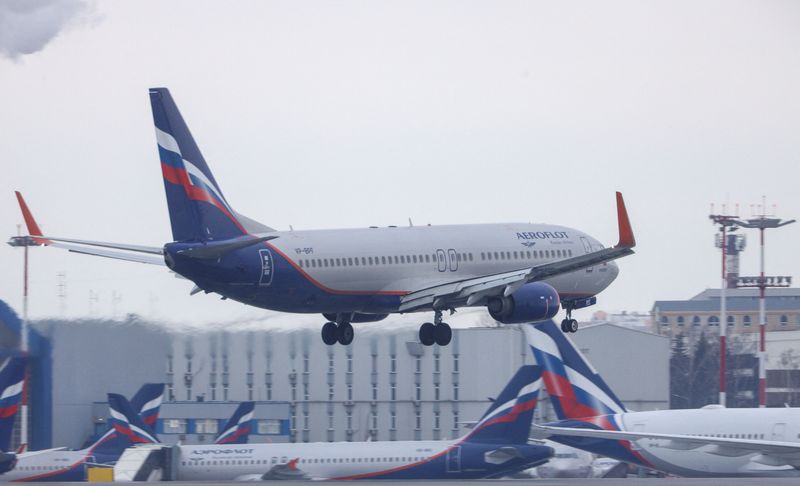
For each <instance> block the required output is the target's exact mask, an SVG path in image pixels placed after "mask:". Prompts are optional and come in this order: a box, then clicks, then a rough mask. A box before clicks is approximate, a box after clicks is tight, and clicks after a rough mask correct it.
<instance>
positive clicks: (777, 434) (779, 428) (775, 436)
mask: <svg viewBox="0 0 800 486" xmlns="http://www.w3.org/2000/svg"><path fill="white" fill-rule="evenodd" d="M785 432H786V424H784V423H779V424H775V425H773V426H772V437H771V439H772V440H777V441H782V440H783V435H784V433H785Z"/></svg>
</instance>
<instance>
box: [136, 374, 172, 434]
mask: <svg viewBox="0 0 800 486" xmlns="http://www.w3.org/2000/svg"><path fill="white" fill-rule="evenodd" d="M163 401H164V384H163V383H145V384H144V385H142V387H141V388H139V391H138V392H136V395H134V396H133V398H132V399H131V402H130V403H131V408H133V411H134V412H137V413H138V414H139V417H141V419H142V422H144V424H145V425H147V426H148V427H149V428H150V430H151V431H154V430H155V429H156V421H158V414H159V412H160V411H161V402H163ZM153 435H155V434H153Z"/></svg>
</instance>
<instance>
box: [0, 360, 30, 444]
mask: <svg viewBox="0 0 800 486" xmlns="http://www.w3.org/2000/svg"><path fill="white" fill-rule="evenodd" d="M26 364H27V359H25V358H22V357H11V358H8V359H7V360H6V361H5V363H3V366H2V367H1V368H0V390H2V391H0V450H2V451H8V450H9V447H11V435H12V432H13V430H14V420H15V418H16V415H17V411H18V410H19V404H20V402H21V401H22V392H23V390H24V388H25V365H26Z"/></svg>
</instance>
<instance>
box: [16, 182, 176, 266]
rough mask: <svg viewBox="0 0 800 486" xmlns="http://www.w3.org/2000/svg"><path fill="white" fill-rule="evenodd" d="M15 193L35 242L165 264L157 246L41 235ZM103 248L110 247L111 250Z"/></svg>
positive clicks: (135, 260) (105, 255) (24, 204)
mask: <svg viewBox="0 0 800 486" xmlns="http://www.w3.org/2000/svg"><path fill="white" fill-rule="evenodd" d="M16 194H17V201H18V202H19V207H20V209H21V210H22V216H23V218H24V219H25V225H26V226H27V227H28V234H29V235H30V236H31V239H32V240H33V241H34V242H35V243H38V244H40V245H45V246H52V247H55V248H62V249H65V250H68V251H71V252H74V253H83V254H85V255H94V256H101V257H105V258H114V259H117V260H127V261H131V262H138V263H148V264H151V265H162V266H165V265H166V263H164V258H163V254H164V250H163V249H161V248H159V247H154V246H142V245H128V244H122V243H106V242H103V241H89V240H75V239H69V238H57V237H54V236H44V235H42V230H41V229H40V228H39V225H38V223H36V220H35V219H34V218H33V214H32V213H31V211H30V209H28V205H27V204H26V203H25V199H23V197H22V194H20V193H19V191H16ZM105 248H110V249H111V250H107V249H105Z"/></svg>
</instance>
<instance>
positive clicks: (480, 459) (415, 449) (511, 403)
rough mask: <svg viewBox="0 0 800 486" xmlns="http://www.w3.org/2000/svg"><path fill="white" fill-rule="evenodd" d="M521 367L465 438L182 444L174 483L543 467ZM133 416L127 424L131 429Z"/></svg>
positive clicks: (532, 396) (528, 372) (533, 375)
mask: <svg viewBox="0 0 800 486" xmlns="http://www.w3.org/2000/svg"><path fill="white" fill-rule="evenodd" d="M540 375H541V374H540V371H539V369H538V367H535V366H530V365H528V366H523V367H522V368H520V369H519V370H518V371H517V373H516V374H515V375H514V376H513V377H512V379H511V380H510V381H509V383H508V384H507V385H506V387H505V388H504V389H503V391H502V392H501V393H500V395H499V396H498V397H497V399H496V400H495V401H494V402H493V403H492V405H491V406H490V407H489V409H488V410H487V412H486V413H485V414H484V415H483V417H482V418H481V420H480V421H479V422H478V424H477V425H476V426H475V427H474V428H473V429H472V430H471V431H470V432H469V433H467V434H466V435H465V436H463V437H461V438H459V439H455V440H438V441H392V442H389V441H383V442H381V441H374V442H337V443H330V442H320V443H296V444H248V445H224V444H218V445H180V446H177V447H176V448H177V479H178V480H188V481H196V480H207V481H225V480H245V479H252V480H257V479H278V478H284V479H285V478H291V477H305V478H313V479H426V478H427V479H469V478H492V477H500V476H504V475H507V474H511V473H514V472H518V471H521V470H524V469H527V468H530V467H534V466H536V465H539V464H542V463H544V462H546V461H547V459H548V458H549V457H550V456H551V455H552V453H553V450H552V449H551V448H550V447H545V446H541V445H535V444H528V435H529V432H530V425H531V422H532V419H533V412H534V409H535V407H536V402H537V399H538V394H539V389H540V387H541V377H540ZM135 420H137V418H136V417H132V418H131V423H135Z"/></svg>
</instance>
